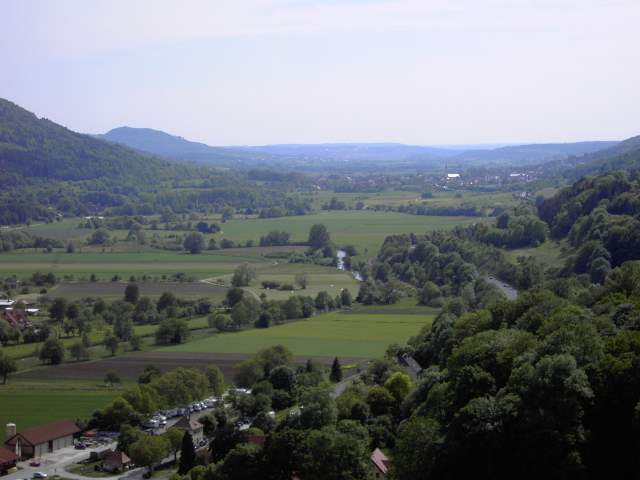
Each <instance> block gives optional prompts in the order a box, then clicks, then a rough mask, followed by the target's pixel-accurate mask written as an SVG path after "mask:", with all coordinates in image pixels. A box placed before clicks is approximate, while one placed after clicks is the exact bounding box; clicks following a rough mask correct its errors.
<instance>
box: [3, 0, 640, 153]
mask: <svg viewBox="0 0 640 480" xmlns="http://www.w3.org/2000/svg"><path fill="white" fill-rule="evenodd" d="M0 32H1V33H0V58H2V62H1V64H0V65H2V66H1V67H0V97H4V98H8V99H10V100H12V101H14V102H16V103H18V104H20V105H21V106H23V107H25V108H27V109H29V110H31V111H33V112H35V113H36V114H37V115H39V116H45V117H47V118H50V119H52V120H54V121H56V122H58V123H61V124H63V125H66V126H67V127H69V128H71V129H74V130H78V131H82V132H91V133H97V132H105V131H107V130H109V129H111V128H113V127H117V126H121V125H129V126H135V127H151V128H157V129H161V130H165V131H167V132H170V133H174V134H177V135H182V136H184V137H186V138H189V139H193V140H199V141H203V142H206V143H209V144H218V145H220V144H263V143H293V142H296V143H310V142H344V141H399V142H406V143H415V144H444V143H446V144H452V143H491V142H534V141H574V140H586V139H621V138H625V137H629V136H632V135H637V134H640V122H639V121H638V118H639V112H640V0H398V1H391V0H328V1H312V0H231V1H226V0H206V1H186V0H180V1H178V0H175V1H162V0H153V1H141V0H138V1H136V0H125V1H120V0H106V1H95V0H76V1H74V0H68V1H65V0H55V1H53V0H51V1H47V0H0Z"/></svg>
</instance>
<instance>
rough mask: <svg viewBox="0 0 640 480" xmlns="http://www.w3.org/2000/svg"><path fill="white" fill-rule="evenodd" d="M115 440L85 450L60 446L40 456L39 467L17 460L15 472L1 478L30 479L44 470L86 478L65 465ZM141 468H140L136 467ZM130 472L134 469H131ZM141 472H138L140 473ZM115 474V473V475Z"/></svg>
mask: <svg viewBox="0 0 640 480" xmlns="http://www.w3.org/2000/svg"><path fill="white" fill-rule="evenodd" d="M115 445H116V443H115V442H111V443H109V444H103V445H99V446H97V447H93V448H87V449H86V450H76V449H75V448H73V447H67V448H62V449H60V450H58V451H56V452H54V453H50V454H47V455H46V456H44V457H42V459H41V464H40V466H39V467H32V466H30V465H29V460H27V461H25V462H18V467H20V470H18V471H17V472H16V473H12V474H10V475H7V476H5V477H2V479H3V480H17V479H30V478H31V477H32V476H33V474H34V473H35V472H44V473H46V474H47V475H48V476H52V475H60V476H61V477H66V478H72V479H74V480H86V477H83V476H80V475H75V474H73V473H69V472H67V471H66V470H65V467H66V466H67V465H70V464H73V463H77V462H79V461H81V460H84V459H86V458H88V457H89V452H92V451H101V450H104V449H105V448H114V447H115ZM138 470H142V469H138ZM131 472H132V473H134V472H135V470H132V471H131ZM142 473H143V472H141V473H140V475H142ZM116 476H117V475H116Z"/></svg>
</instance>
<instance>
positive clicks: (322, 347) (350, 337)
mask: <svg viewBox="0 0 640 480" xmlns="http://www.w3.org/2000/svg"><path fill="white" fill-rule="evenodd" d="M402 310H403V309H402V308H397V309H396V310H395V312H396V313H392V312H393V310H392V311H390V312H386V311H385V310H384V309H378V308H375V307H374V308H371V311H368V308H366V307H362V308H357V309H354V310H353V311H351V312H332V313H328V314H324V315H318V316H315V317H312V318H309V319H307V320H300V321H295V322H291V323H287V324H284V325H278V326H273V327H271V328H268V329H252V330H245V331H242V332H238V333H223V334H218V335H214V336H211V337H207V338H202V339H200V340H195V341H193V342H188V343H185V344H183V345H177V346H172V347H166V348H163V349H162V350H164V351H170V352H216V353H248V354H251V353H255V352H257V351H258V350H260V349H262V348H266V347H270V346H272V345H278V344H280V345H284V346H285V347H287V348H289V349H290V350H291V351H292V352H293V353H294V355H306V356H338V357H340V356H343V357H361V358H375V357H379V356H381V355H383V354H384V352H385V351H386V349H387V347H388V346H389V345H390V344H392V343H405V342H406V341H407V340H408V339H409V337H411V336H413V335H415V334H416V333H418V331H420V329H421V328H422V327H424V326H425V325H428V324H430V323H431V321H432V320H433V317H434V310H432V309H427V308H424V309H423V311H422V313H420V314H415V313H413V312H412V313H407V314H405V313H402Z"/></svg>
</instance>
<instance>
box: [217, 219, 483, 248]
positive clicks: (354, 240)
mask: <svg viewBox="0 0 640 480" xmlns="http://www.w3.org/2000/svg"><path fill="white" fill-rule="evenodd" d="M477 221H478V219H477V218H467V217H429V216H418V215H405V214H402V213H396V212H373V211H366V210H365V211H354V210H348V211H331V212H320V213H315V214H312V215H303V216H300V217H281V218H267V219H258V218H249V219H246V220H245V219H233V220H230V221H228V222H227V223H225V224H223V225H222V232H220V233H217V234H216V235H215V238H223V237H224V238H229V239H231V240H233V241H239V242H246V241H247V240H258V239H259V238H260V236H262V235H265V234H267V233H268V232H270V231H272V230H284V231H286V232H289V233H291V240H292V241H294V242H304V241H306V240H307V238H308V235H309V229H310V228H311V226H312V225H314V224H316V223H322V224H324V225H325V226H326V227H327V229H328V230H329V233H330V234H331V239H332V240H333V241H334V242H335V243H336V244H338V245H355V246H356V247H357V248H358V250H359V251H360V254H368V255H370V256H371V255H376V254H377V253H378V249H379V248H380V246H381V245H382V242H383V241H384V239H385V238H386V237H387V236H388V235H396V234H399V233H412V232H413V233H418V234H420V233H423V232H426V231H428V230H438V229H450V228H453V227H455V226H457V225H466V224H469V223H473V222H477Z"/></svg>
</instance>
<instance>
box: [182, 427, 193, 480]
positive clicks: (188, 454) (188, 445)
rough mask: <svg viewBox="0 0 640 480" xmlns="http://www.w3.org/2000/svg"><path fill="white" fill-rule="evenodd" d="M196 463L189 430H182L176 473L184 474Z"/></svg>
mask: <svg viewBox="0 0 640 480" xmlns="http://www.w3.org/2000/svg"><path fill="white" fill-rule="evenodd" d="M195 465H196V450H195V448H194V447H193V438H192V437H191V434H190V433H189V432H184V436H183V437H182V447H181V449H180V464H179V466H178V473H179V474H181V475H184V474H185V473H187V472H188V471H189V470H191V469H192V468H193V467H194V466H195Z"/></svg>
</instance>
